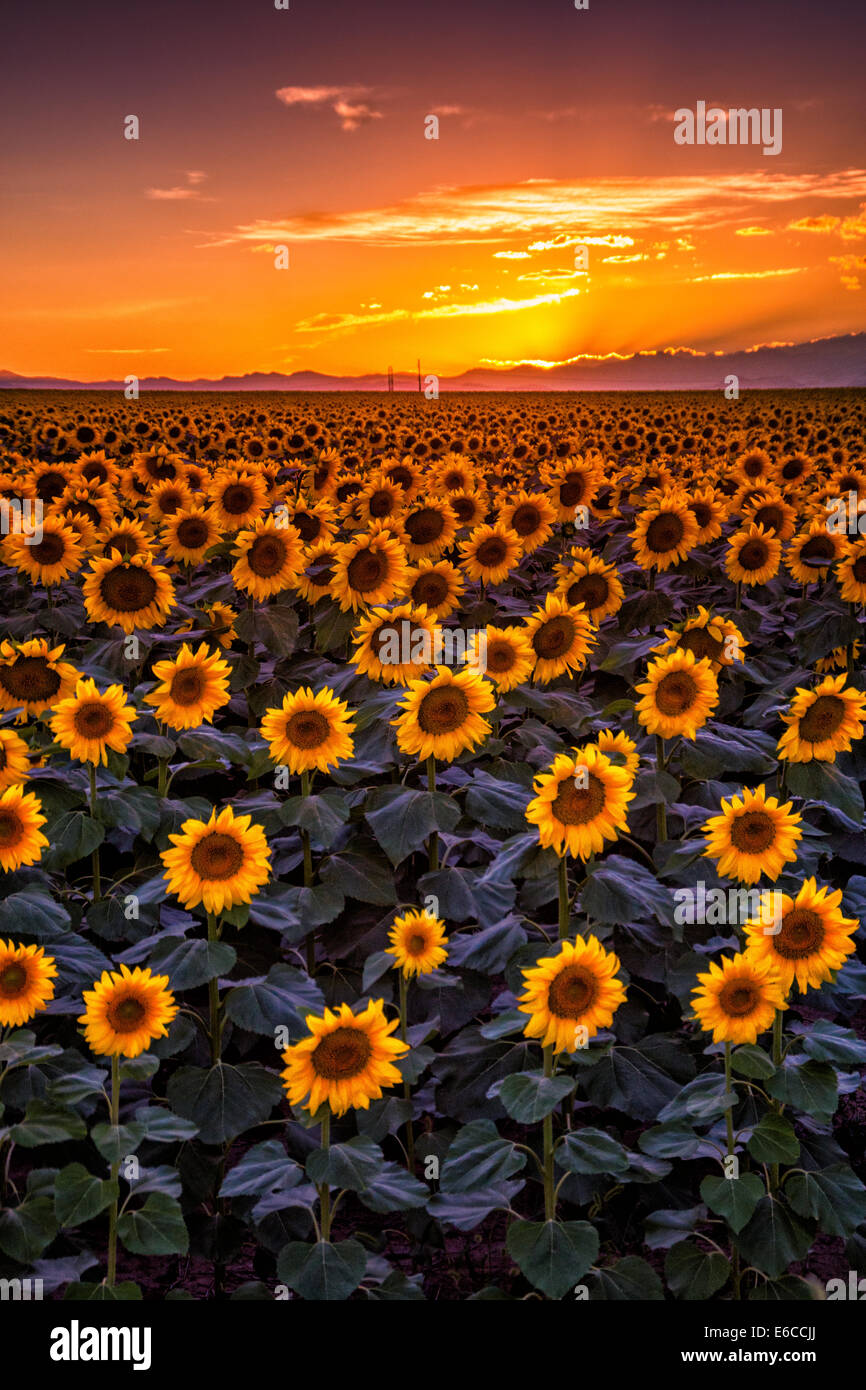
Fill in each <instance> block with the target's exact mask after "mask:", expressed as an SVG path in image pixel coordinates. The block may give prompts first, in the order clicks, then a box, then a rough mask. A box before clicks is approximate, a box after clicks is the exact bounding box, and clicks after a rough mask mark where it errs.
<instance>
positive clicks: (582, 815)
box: [550, 772, 607, 825]
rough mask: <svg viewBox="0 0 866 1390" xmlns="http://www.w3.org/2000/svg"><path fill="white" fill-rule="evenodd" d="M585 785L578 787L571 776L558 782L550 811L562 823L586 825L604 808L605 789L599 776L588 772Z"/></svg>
mask: <svg viewBox="0 0 866 1390" xmlns="http://www.w3.org/2000/svg"><path fill="white" fill-rule="evenodd" d="M586 782H587V785H586V786H585V787H578V786H577V785H576V783H575V782H574V780H573V779H572V778H571V777H566V778H565V780H564V781H563V782H561V783H560V786H559V791H558V792H557V794H556V797H555V798H554V800H553V803H552V805H551V808H550V809H551V811H552V813H553V815H554V817H555V818H556V820H558V821H559V822H560V824H562V825H588V824H589V822H590V821H594V820H595V818H596V816H597V815H598V814H599V813H600V812H601V811H602V810H603V809H604V805H605V802H606V800H607V791H606V788H605V785H604V783H603V782H602V780H601V778H600V777H596V775H595V773H594V772H589V773H588V774H587V777H586Z"/></svg>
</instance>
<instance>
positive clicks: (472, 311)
mask: <svg viewBox="0 0 866 1390" xmlns="http://www.w3.org/2000/svg"><path fill="white" fill-rule="evenodd" d="M580 293H581V291H580V290H579V289H571V290H559V291H553V292H551V293H550V294H537V295H533V296H532V298H531V299H506V298H504V297H503V298H499V299H485V300H480V301H478V302H477V303H475V304H459V303H454V304H437V305H435V306H434V307H431V308H425V309H414V310H412V309H388V310H383V311H382V312H381V313H374V314H314V315H313V316H312V317H311V318H308V319H302V320H301V321H300V322H299V323H296V324H295V328H296V329H297V331H298V332H299V333H333V332H335V331H338V330H344V329H347V328H369V327H372V326H374V325H376V324H379V323H397V322H399V321H401V320H403V319H453V318H478V317H487V316H488V315H492V314H517V313H521V312H522V311H523V310H525V309H538V308H539V307H540V306H541V305H543V304H559V303H561V302H562V300H564V299H573V298H574V297H575V295H578V294H580Z"/></svg>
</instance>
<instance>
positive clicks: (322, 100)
mask: <svg viewBox="0 0 866 1390" xmlns="http://www.w3.org/2000/svg"><path fill="white" fill-rule="evenodd" d="M275 95H276V97H277V100H278V101H281V102H282V103H283V105H284V106H312V107H329V108H330V110H331V111H333V112H334V114H335V115H336V116H337V117H338V118H339V121H340V126H341V128H342V129H343V130H358V129H359V127H360V126H362V125H366V124H367V122H368V121H378V120H381V119H382V112H381V111H376V110H374V108H373V107H372V106H371V105H370V103H369V101H366V100H361V98H365V97H371V96H373V95H374V89H373V88H371V87H280V88H278V90H277V92H276V93H275Z"/></svg>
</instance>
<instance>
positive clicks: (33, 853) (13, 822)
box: [0, 784, 48, 874]
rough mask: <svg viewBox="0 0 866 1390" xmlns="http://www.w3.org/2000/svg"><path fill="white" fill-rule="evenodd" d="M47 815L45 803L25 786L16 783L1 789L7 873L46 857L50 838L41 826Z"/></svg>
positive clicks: (0, 846)
mask: <svg viewBox="0 0 866 1390" xmlns="http://www.w3.org/2000/svg"><path fill="white" fill-rule="evenodd" d="M46 819H47V818H46V817H45V816H43V815H42V803H41V802H40V801H38V800H37V798H36V797H35V796H34V795H33V793H32V792H25V791H24V788H23V787H22V786H20V785H16V784H13V785H12V786H11V787H7V788H6V790H5V791H4V792H0V869H2V870H3V872H4V874H8V873H11V871H12V870H13V869H20V867H21V865H22V864H36V863H38V861H39V860H40V859H41V858H42V851H43V850H44V849H46V848H47V847H48V841H47V840H46V838H45V836H44V835H43V834H42V832H41V830H40V826H43V825H44V824H45V821H46Z"/></svg>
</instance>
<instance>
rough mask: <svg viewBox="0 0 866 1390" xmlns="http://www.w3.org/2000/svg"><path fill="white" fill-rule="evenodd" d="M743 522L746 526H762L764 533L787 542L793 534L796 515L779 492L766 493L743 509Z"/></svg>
mask: <svg viewBox="0 0 866 1390" xmlns="http://www.w3.org/2000/svg"><path fill="white" fill-rule="evenodd" d="M743 520H744V521H745V522H746V524H748V523H749V522H752V523H754V525H755V526H763V528H764V530H765V531H769V532H770V534H771V535H773V536H777V537H778V538H779V540H780V541H787V540H790V539H791V537H792V536H793V534H794V526H795V523H796V520H797V513H796V511H795V510H794V508H793V507H792V506H791V504H790V502H786V501H785V499H784V497H783V496H782V494H781V493H780V492H767V493H766V494H765V496H763V497H759V498H755V500H754V501H753V502H751V503H750V504H749V505H748V506H747V507H746V508H745V509H744V512H743Z"/></svg>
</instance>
